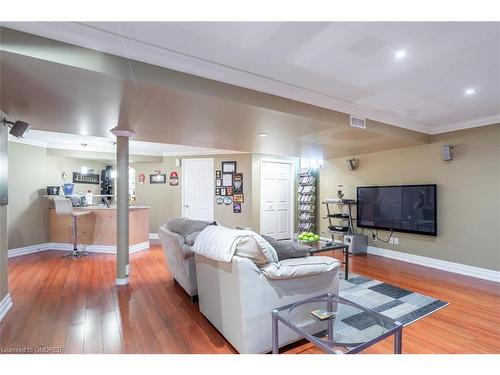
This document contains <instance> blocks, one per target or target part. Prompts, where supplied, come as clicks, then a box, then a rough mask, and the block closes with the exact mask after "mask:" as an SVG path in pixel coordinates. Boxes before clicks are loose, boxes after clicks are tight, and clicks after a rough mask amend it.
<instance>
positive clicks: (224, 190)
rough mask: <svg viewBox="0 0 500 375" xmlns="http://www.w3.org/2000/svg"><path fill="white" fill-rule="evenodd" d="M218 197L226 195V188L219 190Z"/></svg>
mask: <svg viewBox="0 0 500 375" xmlns="http://www.w3.org/2000/svg"><path fill="white" fill-rule="evenodd" d="M220 195H221V196H225V195H226V188H221V189H220Z"/></svg>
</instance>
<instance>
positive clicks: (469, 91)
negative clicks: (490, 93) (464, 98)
mask: <svg viewBox="0 0 500 375" xmlns="http://www.w3.org/2000/svg"><path fill="white" fill-rule="evenodd" d="M475 93H476V89H473V88H469V89H465V90H464V94H465V95H469V96H470V95H474V94H475Z"/></svg>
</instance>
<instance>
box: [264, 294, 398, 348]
mask: <svg viewBox="0 0 500 375" xmlns="http://www.w3.org/2000/svg"><path fill="white" fill-rule="evenodd" d="M317 310H321V312H322V313H324V314H323V315H324V316H323V317H325V316H329V315H332V316H331V317H329V318H326V319H324V320H321V319H319V318H318V317H316V316H314V315H313V314H311V312H313V311H317ZM278 322H281V323H282V324H284V325H285V326H287V327H288V328H289V329H291V330H293V331H295V332H296V333H298V334H299V335H300V336H301V337H302V338H304V339H306V340H308V341H309V342H311V343H313V344H314V345H316V346H317V347H318V348H320V349H321V350H323V351H324V352H326V353H331V354H354V353H359V352H360V351H362V350H364V349H366V348H368V347H370V346H372V345H373V344H375V343H377V342H379V341H381V340H383V339H385V338H386V337H389V336H391V335H394V354H401V349H402V340H403V325H402V324H401V323H399V322H397V321H395V320H392V319H390V318H388V317H386V316H383V315H381V314H379V313H376V312H375V311H372V310H370V309H367V308H366V307H363V306H360V305H358V304H356V303H354V302H351V301H348V300H346V299H344V298H342V297H339V296H336V295H334V294H325V295H322V296H319V297H314V298H309V299H306V300H304V301H300V302H297V303H294V304H290V305H287V306H283V307H279V308H277V309H274V310H273V311H272V330H273V334H272V337H273V354H279V332H278Z"/></svg>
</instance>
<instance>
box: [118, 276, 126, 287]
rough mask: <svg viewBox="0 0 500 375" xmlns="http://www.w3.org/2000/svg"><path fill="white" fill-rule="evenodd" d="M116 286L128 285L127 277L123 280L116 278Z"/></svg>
mask: <svg viewBox="0 0 500 375" xmlns="http://www.w3.org/2000/svg"><path fill="white" fill-rule="evenodd" d="M116 285H128V277H126V278H124V279H119V278H116Z"/></svg>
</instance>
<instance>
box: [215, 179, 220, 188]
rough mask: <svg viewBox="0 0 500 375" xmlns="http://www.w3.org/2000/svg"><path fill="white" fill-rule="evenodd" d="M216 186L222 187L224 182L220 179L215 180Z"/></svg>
mask: <svg viewBox="0 0 500 375" xmlns="http://www.w3.org/2000/svg"><path fill="white" fill-rule="evenodd" d="M215 186H217V187H221V186H222V180H221V179H220V178H218V179H216V180H215Z"/></svg>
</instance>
